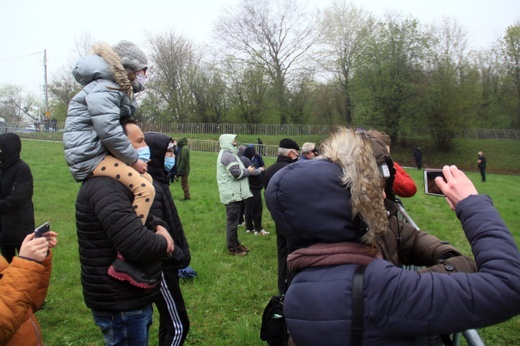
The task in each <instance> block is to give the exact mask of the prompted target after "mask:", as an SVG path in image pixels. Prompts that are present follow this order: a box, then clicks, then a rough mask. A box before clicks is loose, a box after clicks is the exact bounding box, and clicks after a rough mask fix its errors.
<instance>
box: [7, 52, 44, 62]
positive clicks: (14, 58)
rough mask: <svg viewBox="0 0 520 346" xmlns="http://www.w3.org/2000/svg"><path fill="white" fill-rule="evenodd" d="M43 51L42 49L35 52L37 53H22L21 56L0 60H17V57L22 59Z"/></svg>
mask: <svg viewBox="0 0 520 346" xmlns="http://www.w3.org/2000/svg"><path fill="white" fill-rule="evenodd" d="M41 53H43V50H42V51H39V52H35V53H31V54H27V55H21V56H17V57H13V58H7V59H0V61H10V60H16V59H21V58H25V57H28V56H32V55H36V54H41Z"/></svg>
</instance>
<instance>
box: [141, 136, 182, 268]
mask: <svg viewBox="0 0 520 346" xmlns="http://www.w3.org/2000/svg"><path fill="white" fill-rule="evenodd" d="M144 137H145V141H146V144H148V146H149V148H150V159H151V161H150V162H149V163H148V173H149V174H150V175H151V176H152V178H153V186H154V187H155V199H154V202H153V205H152V210H151V211H152V213H153V215H155V216H156V217H158V218H159V219H161V220H163V221H164V222H166V224H168V229H169V232H170V235H171V236H172V238H173V242H174V245H175V247H174V250H173V255H172V257H170V258H169V259H167V260H164V261H163V270H178V269H183V268H186V267H187V266H188V265H189V264H190V261H191V255H190V248H189V246H188V241H187V240H186V237H185V235H184V228H183V227H182V222H181V219H180V218H179V213H178V212H177V208H176V206H175V203H174V202H173V197H172V195H171V192H170V188H169V180H168V172H166V170H165V169H164V156H165V154H166V149H167V148H168V144H169V143H170V137H168V136H166V135H164V134H162V133H157V132H147V133H145V135H144Z"/></svg>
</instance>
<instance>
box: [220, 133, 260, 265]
mask: <svg viewBox="0 0 520 346" xmlns="http://www.w3.org/2000/svg"><path fill="white" fill-rule="evenodd" d="M236 136H237V135H234V134H223V135H221V136H220V138H219V143H220V148H221V149H220V152H219V154H218V158H217V183H218V190H219V194H220V202H222V204H224V205H225V206H226V218H227V219H226V243H227V249H228V251H229V253H230V254H231V255H238V256H246V255H247V254H248V253H249V248H247V247H245V246H244V245H242V244H240V241H239V240H238V232H237V227H238V221H239V219H240V212H241V208H240V204H241V202H242V201H243V200H245V199H247V198H250V197H252V196H253V194H252V193H251V190H250V189H249V182H248V180H247V179H246V178H247V177H249V176H250V175H251V174H252V173H253V172H254V171H255V168H254V167H253V166H249V167H247V168H246V167H245V166H244V164H243V163H242V160H240V158H239V157H238V156H237V153H238V149H237V148H236V145H237V142H236Z"/></svg>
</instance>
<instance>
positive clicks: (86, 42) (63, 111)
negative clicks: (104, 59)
mask: <svg viewBox="0 0 520 346" xmlns="http://www.w3.org/2000/svg"><path fill="white" fill-rule="evenodd" d="M74 42H75V50H74V52H73V54H72V55H71V56H70V57H69V59H68V62H67V63H65V64H64V65H62V66H61V67H60V68H59V69H58V71H57V72H56V73H54V74H53V76H52V78H51V81H50V83H49V89H48V90H49V93H50V98H51V99H50V108H51V114H52V115H53V117H54V118H56V119H58V120H60V121H64V120H65V118H66V117H67V108H68V106H69V103H70V100H71V99H72V98H73V97H74V95H75V94H76V93H77V92H78V91H79V90H81V85H80V84H79V83H78V82H76V80H75V79H74V77H73V76H72V73H71V70H72V66H73V65H74V64H75V63H76V61H77V60H78V59H79V58H80V57H82V56H85V55H88V54H89V53H90V50H91V48H92V46H93V45H94V43H95V42H96V41H95V39H94V38H93V37H92V35H91V34H90V33H89V32H84V33H82V34H81V35H80V36H79V37H78V38H76V39H75V41H74Z"/></svg>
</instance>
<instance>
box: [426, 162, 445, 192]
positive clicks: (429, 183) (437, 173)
mask: <svg viewBox="0 0 520 346" xmlns="http://www.w3.org/2000/svg"><path fill="white" fill-rule="evenodd" d="M437 177H442V178H443V179H444V181H446V179H445V178H444V173H442V169H431V168H429V169H425V170H424V193H425V194H427V195H430V196H441V197H443V196H444V193H442V191H441V189H440V188H439V186H437V183H435V178H437Z"/></svg>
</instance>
